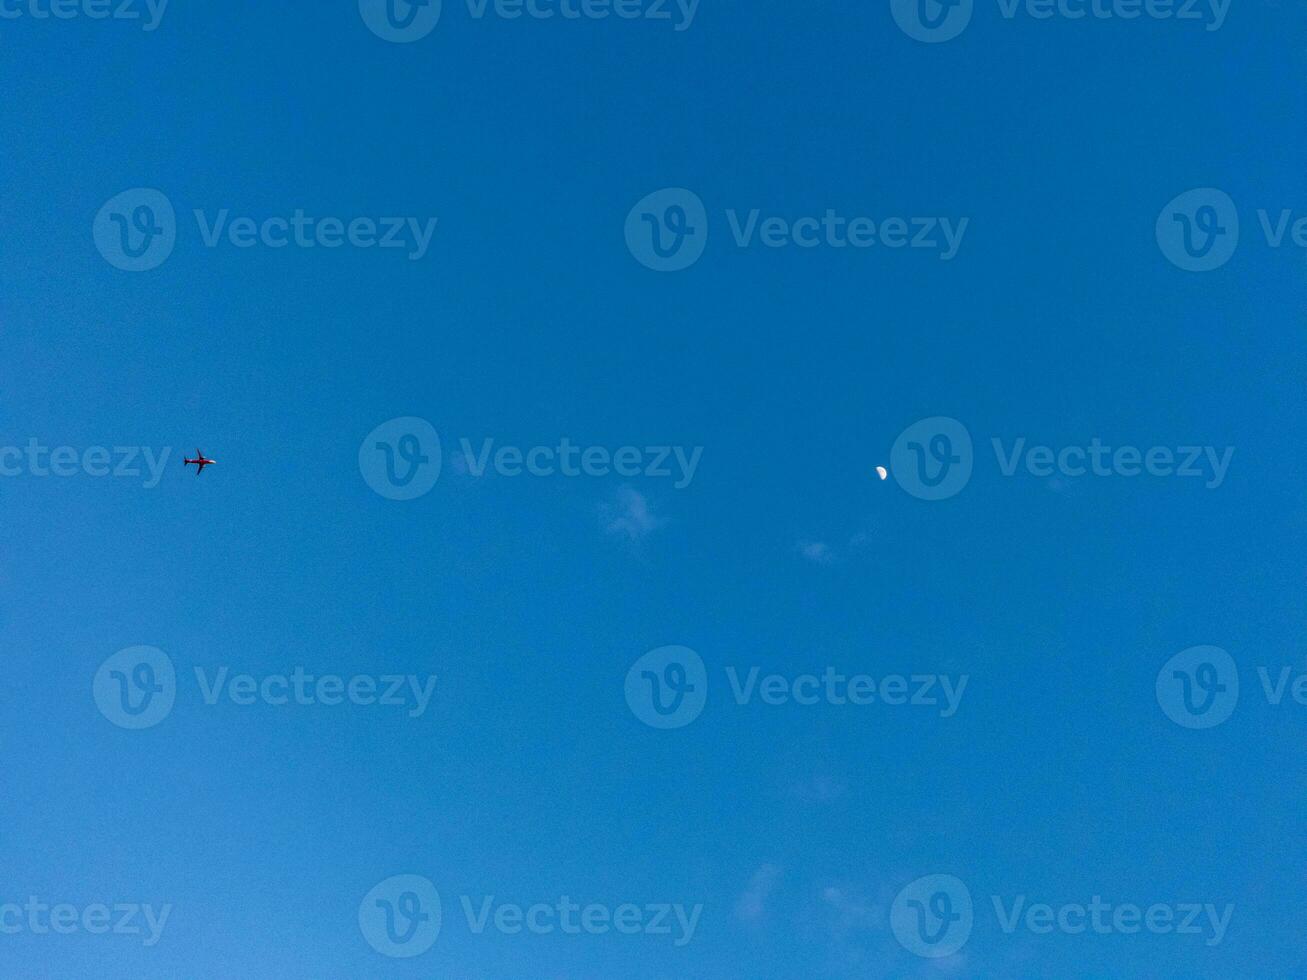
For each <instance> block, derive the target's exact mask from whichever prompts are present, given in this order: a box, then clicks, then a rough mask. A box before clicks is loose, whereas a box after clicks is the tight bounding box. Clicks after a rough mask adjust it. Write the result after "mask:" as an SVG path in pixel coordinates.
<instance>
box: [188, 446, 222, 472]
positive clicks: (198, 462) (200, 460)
mask: <svg viewBox="0 0 1307 980" xmlns="http://www.w3.org/2000/svg"><path fill="white" fill-rule="evenodd" d="M182 458H183V459H184V460H185V463H184V464H183V465H185V466H190V465H191V464H192V463H194V464H195V467H196V469H195V475H196V476H199V475H200V474H201V473H203V472H204V468H205V467H206V466H211V465H213V464H214V463H216V462H218V461H217V460H216V459H205V458H204V453H202V452H200V451H199V450H198V449H197V450H195V458H194V459H186V458H185V457H184V456H183V457H182Z"/></svg>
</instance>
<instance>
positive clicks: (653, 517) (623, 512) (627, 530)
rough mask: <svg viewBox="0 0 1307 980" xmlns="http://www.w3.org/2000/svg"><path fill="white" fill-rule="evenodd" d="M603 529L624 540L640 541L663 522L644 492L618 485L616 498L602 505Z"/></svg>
mask: <svg viewBox="0 0 1307 980" xmlns="http://www.w3.org/2000/svg"><path fill="white" fill-rule="evenodd" d="M603 515H604V517H603V519H604V529H605V530H606V531H607V532H608V533H609V534H611V535H613V536H614V537H618V538H622V539H624V540H626V541H640V540H642V539H643V538H645V537H647V536H648V535H649V534H650V533H652V532H653V531H656V530H658V528H660V527H662V526H663V525H664V524H665V523H667V522H666V521H665V520H664V519H663V518H661V517H659V516H658V515H657V514H655V513H654V509H653V505H652V504H650V503H649V500H648V499H647V498H646V497H645V495H644V494H642V493H640V492H639V491H638V490H635V489H633V488H631V487H620V488H618V491H617V496H616V499H615V500H614V501H613V502H611V503H610V504H608V505H607V506H605V507H604V510H603Z"/></svg>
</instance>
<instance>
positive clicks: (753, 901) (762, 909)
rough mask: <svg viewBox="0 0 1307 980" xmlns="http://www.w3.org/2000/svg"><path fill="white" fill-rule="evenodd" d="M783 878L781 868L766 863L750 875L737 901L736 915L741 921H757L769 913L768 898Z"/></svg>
mask: <svg viewBox="0 0 1307 980" xmlns="http://www.w3.org/2000/svg"><path fill="white" fill-rule="evenodd" d="M780 879H781V869H780V868H779V867H777V866H776V865H774V864H764V865H763V866H762V867H761V868H759V869H758V870H757V871H755V872H754V873H753V874H752V875H751V876H750V877H749V884H748V885H747V886H746V887H745V889H744V892H743V894H741V895H740V897H739V899H738V900H737V901H736V903H735V917H736V918H737V919H739V920H740V921H741V922H757V921H758V920H759V919H761V918H762V917H763V916H764V915H765V914H766V913H767V900H768V899H769V898H771V894H772V892H773V891H774V890H775V888H776V885H777V883H778V882H779V881H780Z"/></svg>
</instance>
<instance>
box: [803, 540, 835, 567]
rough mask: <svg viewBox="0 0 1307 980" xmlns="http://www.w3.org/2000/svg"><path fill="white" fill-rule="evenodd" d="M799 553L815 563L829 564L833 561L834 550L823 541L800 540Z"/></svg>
mask: <svg viewBox="0 0 1307 980" xmlns="http://www.w3.org/2000/svg"><path fill="white" fill-rule="evenodd" d="M799 554H801V555H802V556H803V557H804V558H806V559H808V561H810V562H813V563H814V564H817V565H829V564H831V563H832V562H834V561H835V552H834V551H832V550H831V546H830V545H828V544H827V543H826V542H825V541H800V542H799Z"/></svg>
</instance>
